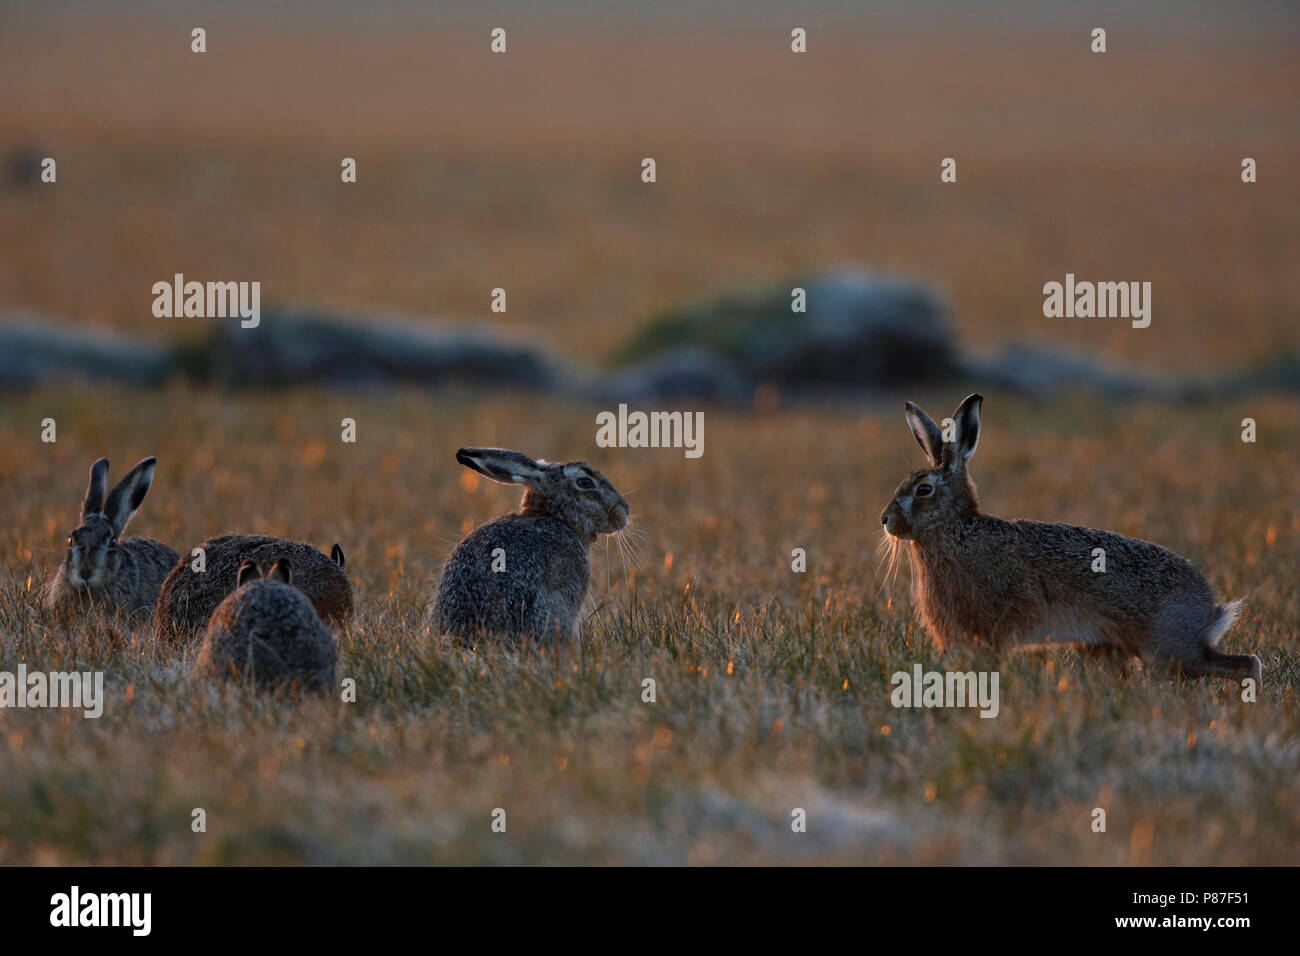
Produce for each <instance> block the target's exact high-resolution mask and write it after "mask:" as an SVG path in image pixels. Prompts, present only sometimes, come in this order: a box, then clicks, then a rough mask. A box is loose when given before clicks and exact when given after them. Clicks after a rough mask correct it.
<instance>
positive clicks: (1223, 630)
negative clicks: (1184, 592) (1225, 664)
mask: <svg viewBox="0 0 1300 956" xmlns="http://www.w3.org/2000/svg"><path fill="white" fill-rule="evenodd" d="M1245 609H1246V602H1245V600H1244V599H1243V598H1238V599H1237V600H1235V601H1229V602H1227V603H1226V604H1220V605H1217V606H1216V607H1215V609H1214V619H1213V620H1212V621H1210V625H1209V627H1207V628H1206V629H1205V634H1204V637H1203V638H1202V640H1203V641H1204V646H1205V647H1207V648H1212V647H1216V646H1217V645H1218V643H1219V638H1221V637H1223V635H1224V634H1227V633H1228V632H1229V631H1230V630H1232V628H1233V626H1234V625H1235V624H1236V623H1237V619H1238V618H1240V617H1241V612H1242V611H1244V610H1245Z"/></svg>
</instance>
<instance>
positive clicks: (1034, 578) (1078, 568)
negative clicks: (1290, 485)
mask: <svg viewBox="0 0 1300 956" xmlns="http://www.w3.org/2000/svg"><path fill="white" fill-rule="evenodd" d="M982 401H983V398H982V397H981V396H979V395H971V396H969V397H967V398H966V399H965V400H964V401H963V402H962V403H961V404H960V405H959V406H958V407H957V410H956V411H955V412H954V413H953V416H952V426H953V432H952V434H951V436H950V437H951V438H952V439H953V440H951V441H945V440H944V434H943V432H942V431H941V430H940V428H939V426H938V425H936V424H935V423H934V421H933V419H931V418H930V416H928V415H926V414H925V412H923V411H921V409H919V408H918V407H917V406H915V405H913V404H912V403H911V402H908V403H907V407H906V409H907V423H908V425H910V426H911V429H912V433H913V434H914V435H915V436H916V440H917V442H918V443H919V444H920V446H921V450H922V451H924V452H925V455H926V457H927V458H928V459H929V461H930V467H929V468H925V469H922V470H921V471H917V472H913V473H912V474H911V475H909V476H908V477H907V478H905V479H904V480H903V483H902V484H900V485H899V486H898V490H897V491H895V492H894V498H893V500H892V501H891V502H890V503H889V507H887V508H886V509H885V510H884V513H883V514H882V515H881V516H880V517H881V522H882V523H883V524H884V526H885V531H887V532H888V533H889V534H890V535H892V536H893V537H894V538H897V539H901V540H903V541H908V542H910V544H911V552H912V559H913V560H912V574H913V580H914V584H915V588H916V595H917V599H918V606H919V611H920V616H921V618H922V620H923V621H924V622H925V624H926V626H927V628H928V629H929V631H930V634H931V636H932V637H933V638H934V640H935V643H936V644H937V645H938V646H939V648H940V650H942V649H943V647H944V645H946V644H950V643H956V642H961V641H967V642H987V643H989V644H990V645H991V646H992V647H993V649H994V650H995V651H996V652H1002V651H1005V650H1008V649H1010V648H1011V647H1014V646H1015V645H1018V644H1043V643H1054V642H1055V643H1069V644H1074V645H1082V646H1083V648H1082V649H1085V650H1087V651H1089V652H1091V653H1093V654H1097V655H1101V656H1110V657H1120V658H1127V657H1133V656H1136V657H1138V658H1141V659H1142V660H1143V661H1145V662H1150V663H1152V664H1154V665H1156V666H1157V667H1159V668H1160V669H1163V670H1173V671H1181V672H1182V673H1183V674H1184V675H1187V676H1189V677H1207V676H1209V677H1231V678H1237V679H1240V678H1246V677H1251V678H1254V680H1255V682H1256V683H1257V684H1258V683H1259V679H1260V666H1259V658H1257V657H1255V656H1254V655H1253V654H1250V655H1237V654H1220V653H1219V652H1218V651H1216V650H1215V649H1214V648H1215V644H1216V643H1217V642H1218V640H1219V638H1220V637H1221V636H1222V635H1223V634H1224V632H1225V631H1227V630H1228V629H1229V628H1230V627H1232V625H1233V624H1234V623H1235V621H1236V619H1237V615H1238V614H1239V613H1240V610H1241V602H1240V601H1233V602H1230V603H1227V604H1219V603H1216V601H1215V598H1214V593H1213V592H1212V591H1211V590H1210V585H1209V583H1208V582H1207V581H1206V580H1205V576H1204V575H1203V574H1201V572H1200V571H1198V570H1197V569H1196V568H1195V567H1194V566H1193V565H1192V564H1191V563H1190V562H1189V561H1187V560H1185V559H1184V558H1182V557H1179V556H1178V555H1177V554H1174V553H1173V552H1172V551H1169V550H1166V549H1165V548H1162V547H1160V546H1159V545H1155V544H1152V543H1150V542H1148V541H1140V540H1137V539H1135V538H1126V537H1124V536H1123V535H1119V534H1115V533H1113V532H1109V531H1096V530H1093V529H1091V528H1080V527H1076V526H1074V525H1067V524H1049V523H1047V522H1042V521H1005V520H1003V519H1002V518H995V517H993V516H991V515H986V514H982V513H981V512H980V510H979V501H978V499H977V497H976V494H975V485H974V483H973V482H972V481H971V479H970V475H969V473H968V471H967V463H968V462H969V461H970V458H971V456H972V455H973V454H975V447H976V445H977V444H978V443H979V434H980V403H981V402H982ZM1095 549H1101V551H1102V552H1103V553H1104V557H1105V565H1104V567H1105V570H1104V571H1094V570H1093V567H1094V564H1095V563H1096V561H1097V554H1096V553H1095Z"/></svg>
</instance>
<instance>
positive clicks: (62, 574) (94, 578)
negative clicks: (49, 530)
mask: <svg viewBox="0 0 1300 956" xmlns="http://www.w3.org/2000/svg"><path fill="white" fill-rule="evenodd" d="M156 466H157V461H156V459H154V458H146V459H144V460H143V461H141V462H140V463H139V464H138V465H136V466H135V467H134V468H132V469H131V470H130V471H129V472H127V473H126V476H125V477H124V478H123V479H122V480H121V481H119V482H118V483H117V485H116V486H115V487H114V488H113V490H112V491H110V492H108V496H107V500H105V489H106V488H107V485H108V459H107V458H101V459H99V461H97V462H95V463H94V464H93V465H92V466H91V467H90V487H89V488H87V489H86V500H85V501H84V502H83V503H82V506H81V525H80V526H79V527H78V528H77V529H76V530H75V531H73V532H72V534H70V535H68V553H67V555H66V556H65V557H64V559H63V563H62V564H61V565H59V569H58V571H57V572H55V574H54V577H53V578H51V579H50V582H49V584H48V585H46V589H45V603H46V606H47V607H50V608H54V607H57V606H59V605H61V604H73V603H78V602H80V603H96V604H100V605H102V606H107V607H111V608H115V609H118V610H121V611H124V612H125V613H127V614H135V613H137V612H138V613H142V614H144V615H149V614H152V613H153V610H154V605H155V604H157V603H158V592H159V590H160V589H161V588H162V583H163V580H164V579H165V578H166V577H167V574H168V572H169V571H171V569H172V568H173V567H174V566H175V564H176V561H177V560H178V555H177V554H176V552H175V551H173V550H172V549H171V548H169V547H167V546H166V545H165V544H161V543H160V542H157V541H153V540H151V539H149V538H130V539H127V540H122V532H123V531H124V530H125V529H126V523H127V522H128V521H130V520H131V516H132V515H134V514H135V513H136V512H137V511H138V510H139V509H140V505H141V504H143V503H144V497H145V495H147V494H148V493H149V486H150V485H151V484H153V476H154V469H155V468H156Z"/></svg>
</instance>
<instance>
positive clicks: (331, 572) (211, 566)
mask: <svg viewBox="0 0 1300 956" xmlns="http://www.w3.org/2000/svg"><path fill="white" fill-rule="evenodd" d="M199 548H200V549H201V550H202V552H203V571H202V572H198V571H196V570H194V563H195V562H194V559H192V558H190V557H188V556H187V557H186V558H184V559H183V560H182V561H181V562H180V563H179V564H177V565H176V567H175V568H174V569H173V570H172V572H171V574H170V575H168V577H167V581H166V583H165V584H164V585H163V594H162V598H161V599H160V600H159V603H158V630H159V633H160V634H161V635H162V636H165V637H173V636H187V635H193V634H195V633H196V632H197V631H198V630H199V629H200V628H202V627H203V625H204V624H205V623H206V622H207V620H208V618H209V617H210V616H211V614H212V612H213V611H214V610H216V608H217V605H218V604H220V603H221V602H222V600H224V599H225V597H226V595H228V594H230V592H231V591H233V590H234V589H235V585H236V584H237V583H238V578H239V567H240V565H241V564H243V563H244V561H246V560H249V559H250V558H251V559H252V560H253V561H255V562H256V563H257V564H259V565H261V566H263V567H269V566H270V565H272V564H274V563H275V562H276V561H278V560H279V559H280V558H288V559H289V563H290V566H291V567H292V569H293V582H294V587H296V588H297V589H298V590H300V591H302V593H303V594H305V595H306V596H307V597H308V599H310V601H311V603H312V604H313V605H314V607H315V609H316V613H317V614H319V615H320V617H321V618H322V619H323V620H325V621H326V622H329V623H333V624H341V623H343V622H344V621H346V620H347V618H348V617H349V616H350V615H351V613H352V585H351V584H350V583H349V582H348V579H347V576H346V575H345V574H344V573H343V571H342V569H341V568H339V566H338V565H337V564H335V563H334V562H333V561H331V560H330V559H329V558H328V557H326V556H325V555H324V554H322V553H321V552H320V551H318V550H317V549H316V548H314V547H312V546H311V545H309V544H304V543H302V542H299V541H289V540H286V539H284V538H273V537H269V536H267V535H249V534H224V535H219V536H217V537H215V538H209V539H208V540H207V541H204V542H203V543H202V544H201V545H199Z"/></svg>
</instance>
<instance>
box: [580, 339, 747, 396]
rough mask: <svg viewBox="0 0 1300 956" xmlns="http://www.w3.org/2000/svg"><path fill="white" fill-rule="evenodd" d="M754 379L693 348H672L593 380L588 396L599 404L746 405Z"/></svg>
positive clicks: (730, 363)
mask: <svg viewBox="0 0 1300 956" xmlns="http://www.w3.org/2000/svg"><path fill="white" fill-rule="evenodd" d="M754 387H755V383H754V379H753V377H752V376H750V375H749V374H747V373H746V372H745V371H744V370H743V369H742V368H741V367H740V364H739V363H737V362H735V361H732V360H731V359H726V358H723V357H722V356H720V355H717V354H716V353H714V352H711V351H709V350H708V349H703V348H698V347H696V346H691V345H687V346H682V347H680V348H671V349H668V350H666V351H664V352H660V353H658V354H656V355H652V356H650V357H649V358H646V359H643V360H642V361H640V362H634V363H633V364H631V365H628V366H626V367H624V368H621V369H615V370H613V371H612V372H609V373H607V374H605V375H603V376H600V377H598V378H596V379H595V381H594V382H593V384H592V385H591V387H590V388H589V389H588V393H589V394H590V396H591V397H592V398H596V399H599V400H601V401H611V402H612V401H619V402H656V401H658V402H668V401H674V400H676V399H700V400H703V401H710V402H719V403H724V404H744V403H748V402H749V401H750V400H751V399H752V398H753V395H754Z"/></svg>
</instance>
